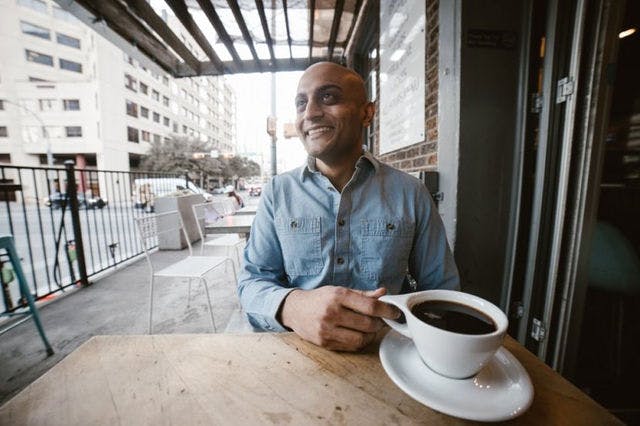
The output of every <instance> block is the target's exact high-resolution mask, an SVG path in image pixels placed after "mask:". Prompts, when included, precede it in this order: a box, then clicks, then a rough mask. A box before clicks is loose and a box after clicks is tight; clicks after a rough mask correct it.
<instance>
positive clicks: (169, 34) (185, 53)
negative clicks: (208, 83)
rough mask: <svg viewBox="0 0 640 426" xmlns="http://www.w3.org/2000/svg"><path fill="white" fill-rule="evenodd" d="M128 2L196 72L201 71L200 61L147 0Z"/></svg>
mask: <svg viewBox="0 0 640 426" xmlns="http://www.w3.org/2000/svg"><path fill="white" fill-rule="evenodd" d="M127 4H128V5H129V7H130V8H131V9H133V11H134V12H135V13H136V15H138V16H139V17H140V18H142V20H144V22H146V23H147V25H149V26H150V27H151V28H152V29H153V30H154V31H155V32H156V33H158V35H159V36H160V37H161V38H162V40H164V42H165V43H167V45H169V47H171V48H172V49H173V50H174V51H175V52H176V53H177V54H178V55H180V57H181V58H182V59H183V60H184V62H185V63H186V64H187V65H189V67H191V69H192V70H193V72H194V73H195V74H198V73H199V72H200V61H199V60H198V58H196V57H195V56H194V55H193V53H191V51H190V50H189V49H188V48H187V46H185V45H184V43H182V41H180V39H179V38H178V37H177V36H176V35H175V33H174V32H173V31H171V29H170V28H169V26H168V25H167V24H166V22H164V21H163V20H162V18H160V17H159V16H158V15H157V14H156V12H155V11H154V10H153V8H152V7H151V6H150V5H149V3H147V2H146V1H145V0H127Z"/></svg>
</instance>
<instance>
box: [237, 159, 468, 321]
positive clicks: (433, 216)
mask: <svg viewBox="0 0 640 426" xmlns="http://www.w3.org/2000/svg"><path fill="white" fill-rule="evenodd" d="M407 273H409V274H410V275H411V277H413V279H414V280H415V282H416V283H417V284H415V287H416V289H417V290H426V289H434V288H447V289H459V277H458V270H457V268H456V266H455V263H454V260H453V256H452V255H451V251H450V250H449V246H448V243H447V239H446V235H445V230H444V226H443V224H442V220H441V219H440V216H439V214H438V212H437V209H436V208H435V206H434V204H433V201H432V200H431V196H430V195H429V191H428V190H427V188H426V187H425V185H424V184H423V183H422V182H420V180H418V179H416V178H414V177H413V176H410V175H408V174H406V173H404V172H401V171H399V170H396V169H394V168H392V167H389V166H387V165H385V164H382V163H380V162H378V161H377V160H376V159H375V158H374V157H373V156H372V155H371V154H370V153H368V152H365V154H364V155H363V156H362V157H361V158H360V159H359V160H358V162H357V164H356V169H355V172H354V174H353V176H352V178H351V180H350V181H349V182H348V183H347V185H346V186H345V187H344V189H343V191H342V193H340V192H338V191H337V190H336V189H335V188H334V187H333V185H332V184H331V182H330V181H329V179H327V178H326V177H325V176H323V175H322V174H321V173H320V172H318V171H317V170H316V168H315V160H314V159H313V158H311V157H310V158H309V162H308V164H307V165H306V166H305V167H301V168H298V169H295V170H292V171H290V172H287V173H283V174H281V175H278V176H275V177H274V178H273V179H272V180H271V182H270V183H269V185H268V186H266V187H265V188H264V190H263V193H262V198H261V200H260V205H259V207H258V212H257V214H256V217H255V220H254V222H253V225H252V227H251V235H250V237H249V241H248V242H247V246H246V248H245V250H244V265H243V268H242V270H241V272H240V276H239V279H238V294H239V297H240V303H241V305H242V307H243V309H244V311H245V312H246V314H247V316H248V318H249V321H250V322H251V324H252V325H253V326H254V327H256V328H258V329H261V330H269V331H285V328H284V327H283V326H282V325H281V324H280V323H279V322H278V320H277V319H276V315H277V313H278V310H279V308H280V305H281V304H282V301H283V300H284V298H285V297H286V296H287V294H288V293H289V292H290V291H292V290H293V289H296V288H300V289H305V290H310V289H314V288H318V287H321V286H324V285H338V286H343V287H348V288H352V289H358V290H374V289H376V288H378V287H386V288H387V291H388V293H390V294H397V293H399V292H401V290H407V289H406V282H405V278H406V277H407ZM403 283H404V284H405V286H404V287H405V288H403Z"/></svg>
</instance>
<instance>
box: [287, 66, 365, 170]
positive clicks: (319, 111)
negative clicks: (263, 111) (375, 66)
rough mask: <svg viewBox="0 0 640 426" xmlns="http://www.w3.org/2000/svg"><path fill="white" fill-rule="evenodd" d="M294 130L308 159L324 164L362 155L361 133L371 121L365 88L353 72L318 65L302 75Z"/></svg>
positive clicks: (342, 68) (340, 67) (341, 68)
mask: <svg viewBox="0 0 640 426" xmlns="http://www.w3.org/2000/svg"><path fill="white" fill-rule="evenodd" d="M295 102H296V112H297V115H296V129H297V130H298V135H299V136H300V139H301V140H302V143H303V144H304V147H305V149H306V150H307V152H308V153H309V155H311V156H313V157H315V158H317V159H319V160H320V161H322V162H323V163H325V164H331V163H335V162H342V161H344V160H346V159H353V161H354V163H355V160H357V158H358V157H359V156H360V155H361V154H362V140H361V137H362V129H363V127H365V126H368V125H369V124H370V122H371V119H372V118H373V113H374V106H373V104H372V103H370V102H367V101H366V94H365V89H364V84H363V82H362V79H361V78H360V76H358V75H357V74H356V73H355V72H353V71H351V70H349V69H347V68H344V67H342V66H340V65H338V64H334V63H330V62H321V63H318V64H315V65H312V66H311V67H309V68H308V69H307V71H305V73H304V74H303V75H302V78H300V82H299V83H298V92H297V95H296V101H295Z"/></svg>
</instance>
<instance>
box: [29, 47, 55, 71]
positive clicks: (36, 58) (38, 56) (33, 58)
mask: <svg viewBox="0 0 640 426" xmlns="http://www.w3.org/2000/svg"><path fill="white" fill-rule="evenodd" d="M24 53H25V54H26V55H27V61H29V62H35V63H37V64H42V65H49V66H50V67H52V66H53V56H51V55H45V54H44V53H39V52H35V51H33V50H29V49H25V50H24Z"/></svg>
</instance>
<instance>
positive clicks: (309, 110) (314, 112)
mask: <svg viewBox="0 0 640 426" xmlns="http://www.w3.org/2000/svg"><path fill="white" fill-rule="evenodd" d="M322 114H323V112H322V108H321V106H320V105H319V104H318V102H317V101H315V100H309V102H307V107H306V108H305V109H304V117H303V118H304V119H305V120H313V119H314V118H317V117H321V116H322Z"/></svg>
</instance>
